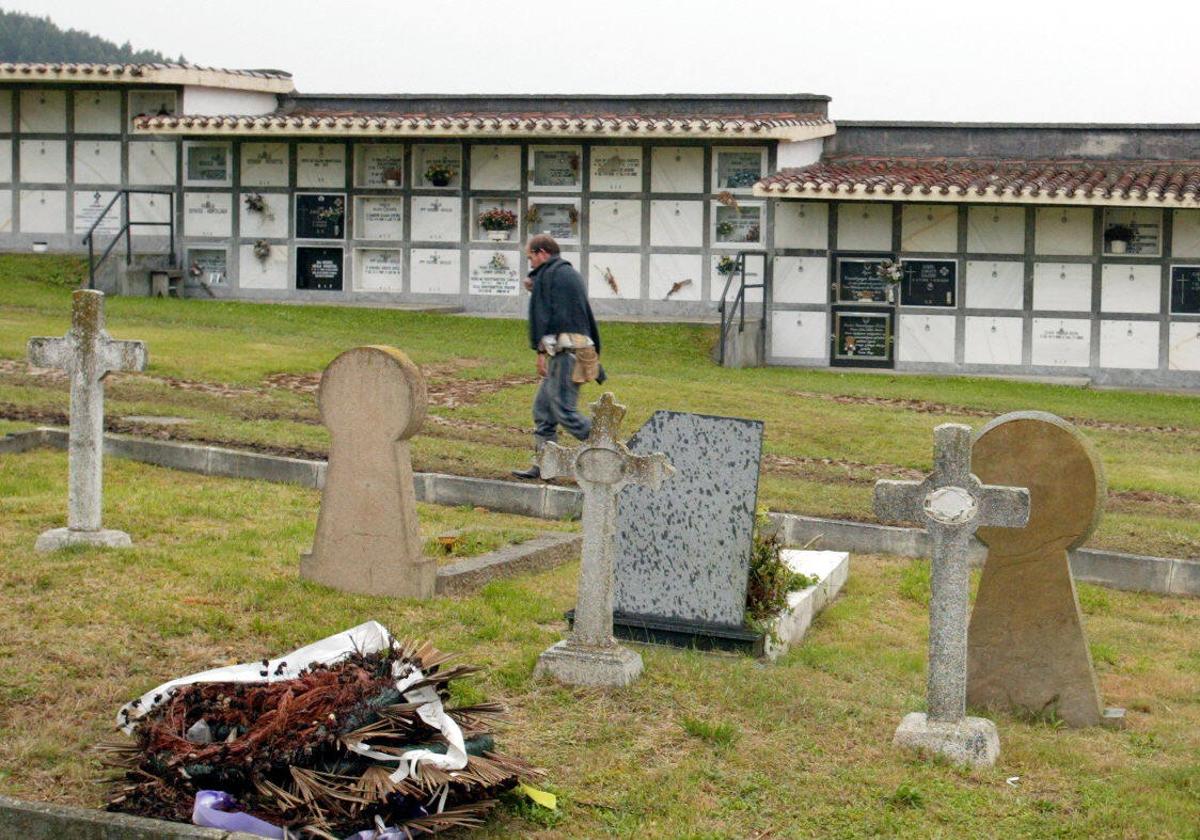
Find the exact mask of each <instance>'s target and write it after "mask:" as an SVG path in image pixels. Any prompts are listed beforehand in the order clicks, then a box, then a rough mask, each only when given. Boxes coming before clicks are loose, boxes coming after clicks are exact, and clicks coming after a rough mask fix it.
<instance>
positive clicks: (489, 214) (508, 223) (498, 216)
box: [479, 207, 517, 231]
mask: <svg viewBox="0 0 1200 840" xmlns="http://www.w3.org/2000/svg"><path fill="white" fill-rule="evenodd" d="M479 226H480V227H481V228H483V229H484V230H505V231H507V230H512V229H513V228H515V227H516V226H517V214H516V213H514V212H513V211H512V210H505V209H503V208H501V207H493V208H492V209H491V210H484V211H483V212H482V213H480V214H479Z"/></svg>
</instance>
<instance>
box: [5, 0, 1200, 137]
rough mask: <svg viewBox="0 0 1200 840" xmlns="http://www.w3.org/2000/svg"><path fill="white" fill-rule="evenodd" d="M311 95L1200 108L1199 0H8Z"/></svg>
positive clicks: (1123, 114) (1090, 115)
mask: <svg viewBox="0 0 1200 840" xmlns="http://www.w3.org/2000/svg"><path fill="white" fill-rule="evenodd" d="M0 7H3V8H5V9H9V10H20V11H26V12H32V13H35V14H39V15H46V14H48V15H50V16H51V18H52V19H53V20H54V21H55V23H57V24H58V25H60V26H62V27H64V28H70V27H74V28H77V29H84V30H87V31H90V32H92V33H95V34H97V35H102V36H104V37H106V38H109V39H111V40H113V41H117V42H118V43H122V42H124V41H126V40H129V41H132V42H133V45H134V46H135V47H144V48H149V49H157V50H161V51H163V52H164V53H168V54H170V55H178V54H179V53H183V54H184V55H185V56H186V57H187V58H188V60H190V61H194V62H196V63H200V64H209V65H216V66H222V67H272V68H278V69H282V70H288V71H290V72H291V73H292V74H293V75H294V76H295V78H296V86H297V87H298V88H299V90H300V91H302V92H309V93H327V92H339V93H350V92H355V93H394V92H419V93H728V92H737V93H743V92H744V93H823V94H827V95H829V96H832V97H833V102H832V103H831V113H832V115H833V116H834V117H835V118H843V119H907V120H976V121H978V120H1000V121H1042V122H1073V121H1098V122H1200V97H1197V95H1196V94H1197V77H1198V76H1200V52H1198V51H1197V49H1196V46H1195V45H1196V40H1195V38H1194V37H1193V36H1189V35H1187V33H1189V32H1191V33H1195V32H1196V31H1197V24H1200V4H1198V3H1195V2H1194V0H1184V2H1174V3H1166V2H1159V1H1158V0H1139V2H1120V3H1117V2H1108V0H1091V1H1090V2H1065V0H1038V1H1037V2H1027V0H998V2H972V0H953V1H952V0H936V1H935V0H901V2H878V0H840V2H839V0H821V2H811V0H774V2H764V0H686V2H662V0H586V2H579V0H557V2H554V1H553V0H517V2H502V1H501V0H415V1H414V0H387V2H377V0H341V2H337V1H336V0H334V2H330V0H321V1H320V2H314V1H313V0H191V1H190V2H180V0H167V2H158V3H150V2H146V0H0Z"/></svg>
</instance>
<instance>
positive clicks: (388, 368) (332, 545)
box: [300, 346, 437, 598]
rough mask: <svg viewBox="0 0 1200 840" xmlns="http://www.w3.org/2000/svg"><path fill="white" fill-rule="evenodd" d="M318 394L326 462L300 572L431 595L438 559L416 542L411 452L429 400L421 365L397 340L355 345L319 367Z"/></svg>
mask: <svg viewBox="0 0 1200 840" xmlns="http://www.w3.org/2000/svg"><path fill="white" fill-rule="evenodd" d="M317 403H318V405H319V406H320V409H321V421H322V422H323V423H324V424H325V426H326V428H328V429H329V467H328V468H327V470H326V473H325V484H324V486H323V487H322V489H321V511H320V513H319V514H318V516H317V532H316V535H315V536H314V537H313V550H312V553H311V554H305V555H302V556H301V558H300V576H301V577H304V578H307V579H308V580H312V581H316V582H317V583H322V584H324V585H326V586H332V587H335V588H337V589H341V590H343V591H345V592H358V593H362V594H365V595H388V596H391V597H395V598H432V597H433V594H434V588H435V584H436V582H437V561H436V560H434V559H433V558H432V557H426V556H425V553H424V551H423V550H422V546H421V532H420V524H419V523H418V521H417V499H416V491H415V488H414V486H413V471H412V455H411V453H410V451H409V439H411V438H412V437H413V435H415V434H416V433H417V432H418V431H419V430H420V428H421V425H422V424H423V423H424V422H425V414H426V411H427V409H428V405H429V396H428V389H427V387H426V384H425V377H424V375H423V374H422V373H421V369H420V368H418V367H417V366H416V365H415V364H413V362H412V361H411V360H409V358H408V356H406V355H404V353H402V352H400V351H399V350H397V349H396V348H395V347H386V346H369V347H355V348H354V349H352V350H347V351H346V352H344V353H342V354H341V355H340V356H338V357H337V358H336V359H334V360H333V361H332V362H330V363H329V366H328V367H327V368H325V372H324V373H323V374H322V375H321V387H320V390H319V391H318V394H317Z"/></svg>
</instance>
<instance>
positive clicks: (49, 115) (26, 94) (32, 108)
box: [21, 88, 67, 134]
mask: <svg viewBox="0 0 1200 840" xmlns="http://www.w3.org/2000/svg"><path fill="white" fill-rule="evenodd" d="M66 130H67V92H66V91H64V90H38V89H36V88H30V89H28V90H23V91H21V133H22V134H33V133H35V132H41V133H47V134H62V133H64V132H65V131H66Z"/></svg>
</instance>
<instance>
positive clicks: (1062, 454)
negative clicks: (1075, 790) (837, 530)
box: [967, 411, 1120, 726]
mask: <svg viewBox="0 0 1200 840" xmlns="http://www.w3.org/2000/svg"><path fill="white" fill-rule="evenodd" d="M973 457H974V463H975V471H976V474H977V475H978V476H979V478H980V479H981V480H983V481H990V482H995V483H999V484H1019V485H1021V486H1023V487H1028V488H1029V496H1030V514H1029V526H1028V527H1027V528H1025V529H1024V530H1020V531H1014V530H1012V529H1007V528H981V529H980V531H979V535H978V536H979V539H980V541H982V542H983V543H984V544H985V545H986V546H987V548H988V556H987V562H986V563H985V564H984V567H983V577H982V579H981V580H980V582H979V592H978V594H977V595H976V598H975V610H974V612H973V613H972V615H971V626H970V631H969V641H968V659H967V663H968V666H967V699H968V700H970V702H971V704H972V705H973V706H979V707H981V708H999V709H1008V710H1013V709H1019V710H1022V711H1025V712H1028V713H1031V714H1035V715H1041V714H1049V713H1053V714H1056V715H1057V716H1058V717H1059V718H1060V719H1061V720H1063V721H1064V722H1066V723H1067V724H1068V725H1070V726H1092V725H1095V724H1098V723H1102V722H1104V720H1103V719H1102V718H1103V714H1104V713H1103V711H1102V707H1101V701H1100V690H1099V688H1098V686H1097V684H1096V674H1095V672H1094V671H1093V670H1092V657H1091V652H1090V650H1089V649H1088V642H1087V637H1086V635H1085V634H1084V630H1083V619H1082V616H1081V615H1080V612H1079V599H1078V597H1077V595H1076V593H1075V581H1074V579H1073V578H1072V577H1071V566H1070V563H1069V561H1068V555H1067V553H1068V552H1069V551H1070V550H1071V549H1073V548H1077V547H1078V546H1080V545H1082V544H1083V543H1084V542H1085V541H1086V540H1087V538H1088V537H1089V536H1090V535H1091V533H1092V532H1093V531H1094V530H1095V529H1096V526H1097V525H1098V524H1099V523H1100V513H1101V509H1102V506H1103V503H1104V497H1105V481H1104V470H1103V467H1102V466H1101V465H1100V460H1099V459H1098V458H1097V457H1096V454H1095V452H1094V451H1093V449H1092V447H1091V445H1090V444H1089V443H1088V442H1087V440H1086V438H1084V437H1083V436H1082V435H1081V434H1079V432H1078V431H1076V430H1075V428H1074V427H1073V426H1071V425H1070V424H1069V423H1067V422H1066V421H1064V420H1062V419H1060V418H1059V417H1056V416H1054V415H1053V414H1046V413H1044V412H1040V411H1019V412H1014V413H1012V414H1005V415H1004V416H1002V417H998V418H997V419H995V420H993V421H992V422H991V423H989V424H988V425H987V426H985V427H984V428H983V430H982V431H981V432H980V433H979V436H978V438H977V439H976V441H975V447H974V451H973ZM1110 716H1111V717H1114V718H1119V717H1120V714H1119V710H1112V712H1111V715H1110Z"/></svg>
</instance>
